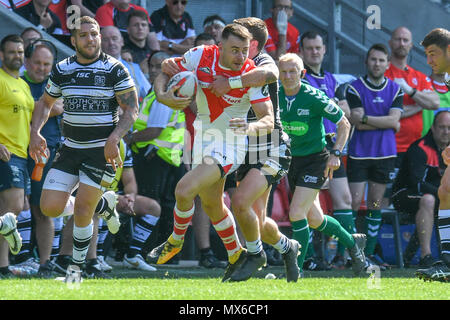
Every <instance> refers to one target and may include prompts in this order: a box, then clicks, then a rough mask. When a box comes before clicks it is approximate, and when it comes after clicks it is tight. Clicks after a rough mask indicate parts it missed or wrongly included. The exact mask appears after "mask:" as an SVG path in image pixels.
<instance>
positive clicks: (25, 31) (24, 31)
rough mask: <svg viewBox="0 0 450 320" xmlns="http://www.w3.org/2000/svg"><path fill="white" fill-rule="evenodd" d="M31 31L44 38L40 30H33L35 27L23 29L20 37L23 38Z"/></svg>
mask: <svg viewBox="0 0 450 320" xmlns="http://www.w3.org/2000/svg"><path fill="white" fill-rule="evenodd" d="M29 31H34V32H36V33H38V34H39V36H40V37H41V38H42V33H41V32H40V31H39V30H38V29H36V28H33V27H28V28H25V29H23V31H22V32H21V33H20V36H21V37H23V35H24V34H25V33H27V32H29Z"/></svg>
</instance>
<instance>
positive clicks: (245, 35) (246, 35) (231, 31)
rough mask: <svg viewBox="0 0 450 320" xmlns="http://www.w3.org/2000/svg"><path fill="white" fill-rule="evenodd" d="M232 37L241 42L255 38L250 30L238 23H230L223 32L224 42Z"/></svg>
mask: <svg viewBox="0 0 450 320" xmlns="http://www.w3.org/2000/svg"><path fill="white" fill-rule="evenodd" d="M231 35H233V36H235V37H238V38H239V39H241V40H252V39H253V36H252V34H251V33H250V31H248V29H247V28H246V27H244V26H242V25H240V24H237V23H230V24H227V25H226V26H225V28H224V29H223V31H222V40H227V39H228V38H229V37H230V36H231Z"/></svg>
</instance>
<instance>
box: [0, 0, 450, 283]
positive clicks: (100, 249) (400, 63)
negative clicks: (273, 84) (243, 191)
mask: <svg viewBox="0 0 450 320" xmlns="http://www.w3.org/2000/svg"><path fill="white" fill-rule="evenodd" d="M130 2H131V1H129V0H111V1H81V0H72V1H66V0H62V1H58V2H55V3H53V2H52V1H49V0H47V1H45V0H28V1H26V0H23V1H5V0H2V1H1V2H0V4H1V5H3V6H4V7H6V8H8V9H10V10H13V11H14V12H15V13H17V14H18V15H20V16H22V17H24V18H25V19H26V20H28V21H30V22H31V23H32V24H34V25H35V28H27V29H25V30H23V32H22V33H21V34H20V35H17V36H16V37H14V36H7V37H2V38H3V40H2V43H1V48H0V59H1V62H2V69H0V164H1V166H0V175H1V177H0V213H1V214H2V215H3V214H4V213H6V212H9V211H11V212H14V213H15V214H16V215H17V229H18V230H19V233H20V235H21V238H22V247H21V249H20V251H19V252H13V253H14V255H9V252H8V250H7V248H6V241H3V242H4V245H3V246H0V278H1V277H8V276H10V275H11V274H14V275H16V276H20V275H38V276H40V277H51V276H53V275H54V273H55V272H60V273H62V274H65V273H66V269H67V267H68V266H69V265H70V264H71V262H70V261H71V259H72V243H73V242H75V240H74V238H73V237H72V235H73V234H74V232H73V228H74V223H73V220H74V219H73V217H72V216H71V214H73V211H74V206H75V205H76V202H75V200H74V199H75V198H74V196H76V193H74V195H73V197H72V196H71V197H70V199H69V200H68V201H67V205H66V206H65V207H64V214H62V215H61V216H58V217H56V218H51V217H49V216H47V215H44V214H43V213H42V211H41V205H42V202H40V201H41V200H40V199H41V193H42V189H43V187H44V181H45V177H46V175H47V173H48V172H49V170H50V168H51V165H52V163H53V160H54V159H55V158H56V159H57V158H58V157H59V154H58V151H59V150H60V148H61V146H62V144H63V141H64V139H65V136H64V133H65V130H68V129H67V128H68V126H72V125H73V123H68V121H66V120H65V119H64V120H63V113H64V112H68V111H70V106H69V105H67V104H65V103H63V100H62V99H56V102H55V104H54V106H53V108H52V110H51V113H50V115H49V119H48V121H47V122H46V124H45V126H44V127H43V128H42V130H41V131H40V133H41V135H42V136H44V137H45V139H46V141H47V148H48V150H49V157H48V161H47V164H45V167H44V170H43V177H42V179H40V180H39V181H37V180H32V179H30V177H32V173H33V170H34V169H35V164H36V162H35V159H33V158H32V157H31V156H30V155H29V154H28V152H27V147H28V146H25V147H24V146H23V144H22V145H21V142H22V141H24V138H23V136H28V137H29V129H27V128H25V127H26V125H22V126H20V127H19V129H18V128H17V127H16V126H14V127H12V126H11V123H12V121H13V119H12V118H11V117H10V115H9V114H8V113H7V111H6V110H2V109H6V106H8V103H9V102H10V101H11V97H12V96H11V95H12V93H11V92H13V91H14V90H19V91H20V92H26V91H27V90H28V88H29V90H28V91H30V92H28V93H24V94H22V100H20V101H16V102H15V103H14V105H15V106H16V107H17V108H18V109H19V110H21V111H19V112H22V110H27V111H26V112H25V111H23V112H24V113H26V116H25V117H27V119H26V120H25V121H26V122H27V123H28V125H29V124H30V122H31V116H32V110H33V107H29V106H30V105H34V101H38V100H39V99H40V98H41V96H42V95H43V93H44V91H45V90H46V86H47V81H48V77H49V75H50V72H51V70H52V67H53V65H54V63H55V62H56V59H57V49H56V47H55V46H54V45H53V44H52V43H51V42H49V41H45V40H43V37H42V33H41V32H42V31H45V32H47V33H48V34H51V35H54V36H55V37H57V38H58V39H60V40H63V41H65V42H66V43H70V34H71V23H73V21H72V20H71V19H70V11H69V13H68V11H67V8H68V7H69V6H70V5H76V6H78V8H79V10H80V13H81V15H82V16H89V17H92V18H94V19H95V20H96V21H97V22H98V24H99V26H100V27H101V48H102V51H103V52H104V53H106V54H107V55H110V56H112V57H114V58H115V59H117V60H119V61H120V62H121V63H122V64H123V66H124V67H125V68H126V70H127V71H128V73H129V75H130V76H131V78H132V79H133V81H134V84H135V86H136V91H137V93H138V99H139V116H138V118H137V120H136V121H135V123H134V125H133V128H132V130H130V131H129V132H128V133H127V134H126V135H125V136H124V138H123V139H122V141H121V143H120V153H121V155H122V156H121V158H122V159H124V162H123V167H122V168H121V169H120V173H116V175H115V178H114V179H113V180H114V182H113V183H112V185H111V186H109V187H108V191H107V192H106V193H105V194H104V195H103V196H102V200H101V201H100V202H99V204H98V205H97V207H96V210H95V212H96V213H97V214H96V215H95V216H94V219H93V220H94V224H93V230H94V231H93V235H92V237H90V238H89V239H88V238H86V239H87V240H86V241H87V243H90V246H89V251H88V253H87V256H86V259H87V260H86V269H85V274H86V276H87V277H103V278H106V277H108V275H107V272H108V271H111V270H112V267H111V266H110V265H109V264H108V263H107V261H106V260H107V259H106V257H108V256H111V255H112V253H113V252H114V257H112V259H114V260H115V261H116V262H117V261H120V262H121V263H123V265H124V266H126V267H128V268H133V269H140V270H144V271H149V272H151V271H154V270H156V268H157V266H156V267H155V266H154V265H152V264H151V263H150V262H149V261H148V260H147V255H148V253H149V252H150V251H151V250H152V249H153V248H155V247H156V246H157V245H159V244H161V243H162V242H163V241H165V240H166V239H167V238H168V237H169V235H170V234H171V232H172V229H173V227H174V225H173V224H174V221H173V219H174V218H173V210H174V206H175V188H176V185H177V183H178V181H179V180H180V179H181V178H182V177H183V176H184V175H185V174H186V172H188V171H189V170H191V166H190V161H189V160H187V159H188V157H190V153H191V147H192V146H191V145H192V143H193V140H191V138H192V139H193V137H194V128H193V122H194V119H195V117H196V106H195V103H192V104H191V105H190V106H189V107H188V108H186V109H185V110H184V112H183V111H175V110H174V109H171V108H169V107H167V106H166V105H165V104H164V103H162V102H161V101H158V99H156V96H155V92H154V90H153V83H154V81H155V79H156V77H157V76H158V75H159V74H161V73H162V71H163V70H162V63H163V61H164V60H165V59H167V58H171V57H180V56H183V54H185V53H186V52H188V51H189V50H190V49H192V48H193V47H196V46H199V45H214V44H219V43H220V41H221V33H222V30H223V28H224V27H225V26H226V25H227V23H231V22H232V21H228V22H227V21H225V20H224V19H223V18H222V17H220V15H213V16H209V17H206V18H205V19H204V22H203V30H202V33H200V34H196V31H195V29H194V25H193V20H192V17H191V15H190V14H189V12H188V11H186V5H187V3H188V1H186V0H166V3H165V5H164V7H162V8H152V10H151V12H150V11H147V10H145V9H144V8H142V7H140V6H138V5H135V4H132V3H130ZM191 14H192V13H191ZM292 15H293V8H292V1H291V0H273V7H272V16H271V17H270V18H268V19H267V20H265V23H266V26H267V30H268V32H269V37H268V40H267V42H266V43H265V45H264V51H265V52H267V53H268V54H269V55H270V56H271V57H272V58H273V59H274V60H275V61H276V62H277V63H278V62H279V59H280V57H283V56H285V55H286V54H287V53H293V54H296V55H298V56H300V57H301V58H302V61H303V64H304V68H305V69H304V70H306V71H305V73H304V74H302V80H301V81H302V82H303V83H306V84H307V85H308V87H306V88H309V86H311V87H313V88H317V89H319V90H321V91H323V93H324V94H325V95H326V97H327V98H328V99H330V100H331V101H333V102H335V103H336V104H337V105H338V106H339V107H340V109H341V110H342V112H343V115H344V117H346V119H348V121H349V123H351V124H352V125H353V132H352V134H351V135H350V137H349V138H348V145H347V146H346V148H345V149H344V152H343V153H342V154H341V152H340V151H339V150H336V149H333V144H334V143H335V142H336V140H335V139H336V134H337V133H339V132H338V127H339V126H336V124H335V123H332V122H331V121H328V120H327V119H324V123H323V126H324V130H325V134H326V137H327V143H326V144H327V149H328V151H327V153H328V154H330V153H331V154H332V155H334V156H335V157H337V158H340V159H344V158H346V159H347V161H346V163H344V161H341V163H340V166H339V169H337V170H335V172H334V176H333V174H332V175H331V177H332V179H328V181H327V182H326V183H325V184H324V186H321V187H319V189H320V188H322V189H327V190H328V192H329V194H330V196H331V199H332V214H331V216H333V217H334V218H335V219H336V221H337V223H338V224H340V226H342V228H343V229H345V232H347V233H349V234H355V233H356V232H357V227H356V223H355V222H356V218H357V217H358V212H359V211H360V208H361V204H362V203H363V202H365V203H366V207H367V209H366V215H365V217H364V219H365V226H364V227H363V229H364V230H360V231H361V232H362V233H365V234H366V236H367V244H366V246H365V250H364V253H365V256H366V267H368V266H370V265H377V266H379V267H380V268H381V270H385V269H386V268H389V264H388V263H386V262H385V261H383V258H382V256H380V254H379V253H378V251H377V250H376V248H377V239H378V233H379V230H380V226H381V224H382V209H386V208H391V209H392V208H395V209H396V210H397V211H398V212H403V213H406V214H407V215H408V216H409V220H410V221H411V222H412V223H414V224H416V232H415V235H414V236H413V239H412V241H411V243H413V242H414V243H415V245H411V246H409V247H408V250H409V251H408V252H407V254H406V257H407V261H405V262H406V263H407V264H409V263H410V260H411V259H412V257H413V256H414V254H415V253H416V252H417V250H418V248H419V247H420V252H421V254H420V262H419V264H420V266H422V267H429V266H431V265H432V264H433V263H434V262H435V261H434V258H433V257H432V254H431V247H430V243H431V236H432V232H433V228H434V221H435V218H436V217H437V210H438V207H439V203H438V202H439V200H438V187H439V184H440V178H441V177H442V174H443V171H444V169H445V164H444V161H443V160H442V156H441V152H442V150H443V149H445V148H446V146H447V145H448V144H449V142H450V116H449V113H448V111H449V107H450V93H449V92H448V88H447V86H446V85H445V84H444V74H443V73H437V72H436V71H435V70H433V71H432V72H431V73H430V74H428V75H425V74H423V73H422V72H420V71H418V70H415V69H413V68H412V67H411V66H409V65H408V64H407V61H408V56H409V52H410V50H411V49H412V46H413V35H412V33H411V32H410V31H409V30H408V29H407V28H406V27H398V28H397V29H395V30H394V32H393V33H392V35H391V39H390V40H389V42H388V43H387V44H376V45H374V46H372V47H371V48H370V50H369V51H368V52H367V56H366V66H367V74H366V75H364V76H361V77H351V78H352V79H351V80H350V81H346V82H338V81H337V80H336V79H337V78H336V77H334V75H333V74H331V73H329V72H327V71H325V70H323V68H322V63H323V60H324V57H325V54H326V45H325V42H324V37H323V36H322V35H321V34H320V33H318V32H315V31H307V30H304V31H303V30H302V31H301V32H299V30H298V29H297V28H296V27H295V26H294V25H292V24H291V23H289V22H288V20H289V19H290V18H291V17H292ZM71 21H72V22H71ZM4 36H5V35H4ZM64 39H65V40H64ZM72 45H73V43H72ZM21 48H22V49H21ZM22 54H23V57H22V56H21V55H22ZM283 61H284V60H283ZM284 62H285V61H284ZM284 72H288V71H286V70H285V69H282V68H281V67H280V78H282V77H284V79H286V75H282V74H281V73H284ZM81 76H82V75H81ZM20 79H21V80H22V82H20V81H19V80H20ZM80 81H81V80H80ZM95 81H96V82H95V83H96V85H97V86H104V85H105V84H104V83H102V81H104V80H102V78H101V77H98V78H96V80H95ZM286 83H288V81H287V82H286ZM286 83H285V82H284V81H283V83H282V87H283V88H284V87H285V86H286ZM48 87H50V84H49V85H48ZM48 90H51V88H50V89H48ZM285 91H286V92H289V91H288V90H284V89H283V92H285ZM31 97H32V98H33V100H34V101H30V99H31ZM27 98H28V101H27ZM279 98H280V101H281V99H283V103H287V105H288V106H289V107H288V109H289V108H290V106H291V105H292V104H293V103H294V101H295V98H294V97H292V96H289V95H288V94H287V93H286V94H283V95H280V97H279ZM280 103H281V102H280ZM4 106H5V108H3V107H4ZM302 108H303V107H301V106H300V107H299V109H298V111H297V113H298V115H299V116H305V119H309V112H310V111H309V110H307V109H306V108H305V109H302ZM325 111H327V109H326V108H325ZM329 111H330V113H332V112H334V111H333V110H329ZM301 112H304V114H300V113H301ZM15 113H17V111H16V112H15ZM33 117H34V116H33ZM324 118H325V117H324ZM14 119H15V118H14ZM302 121H303V120H302ZM304 121H305V122H306V121H307V120H304ZM63 122H64V125H62V124H63ZM282 123H283V125H285V124H287V122H285V121H283V117H282ZM61 128H63V129H61ZM70 130H73V128H72V129H70ZM285 131H286V132H288V130H287V129H286V128H285ZM288 133H289V132H288ZM16 141H19V142H16ZM319 151H320V150H319ZM315 152H316V151H315ZM8 163H9V165H7V164H8ZM13 167H14V168H19V169H14V170H20V174H17V175H16V172H15V171H14V170H12V169H11V168H13ZM11 175H14V177H15V178H17V179H18V180H20V182H18V184H14V183H13V182H12V181H13V180H14V179H12V176H11ZM305 177H306V176H305ZM396 177H397V178H396ZM311 178H314V177H311ZM305 179H306V178H305ZM291 187H292V185H291ZM294 187H295V186H294ZM276 188H277V184H274V185H273V188H272V193H271V198H270V199H271V200H270V201H272V199H273V198H272V197H273V191H275V189H276ZM17 190H19V191H17ZM235 190H236V181H235V178H234V177H233V176H231V175H230V176H228V177H227V182H226V185H225V191H226V192H227V194H228V195H229V197H230V198H232V197H233V193H234V191H235ZM292 191H293V189H292ZM292 193H293V192H292ZM116 198H117V201H118V203H117V207H116V209H117V211H118V212H119V214H120V220H119V221H120V228H119V227H118V224H117V226H114V222H113V219H114V217H113V218H111V217H110V216H108V214H109V213H108V208H110V204H111V203H112V202H114V201H116ZM195 203H196V205H195V213H194V218H193V220H192V228H193V233H194V235H195V241H196V246H197V248H198V249H199V253H200V256H199V265H200V266H203V267H205V268H225V267H226V266H227V263H226V262H225V261H221V259H220V253H219V251H216V252H214V250H213V249H212V245H211V243H212V240H211V238H210V236H211V235H212V234H213V233H210V231H211V230H212V227H211V223H210V221H209V219H208V217H207V215H206V214H205V212H204V211H203V209H202V206H201V203H200V199H199V198H198V197H197V198H196V200H195ZM269 208H270V206H269ZM268 215H270V209H269V212H268ZM302 221H303V220H299V221H296V222H297V223H296V225H295V228H294V229H305V228H306V229H305V230H307V231H306V233H302V234H299V233H298V234H297V235H296V234H295V232H296V231H295V230H294V235H293V238H295V239H297V238H296V237H300V238H302V241H307V243H308V242H309V243H310V245H309V246H308V245H306V246H305V247H307V248H308V250H305V251H303V252H301V254H300V256H299V260H298V261H299V267H300V269H304V270H312V271H315V270H330V269H331V268H336V269H344V268H346V267H349V264H351V259H350V257H349V255H348V253H347V251H346V250H345V249H346V248H350V246H347V245H344V244H342V243H340V245H339V247H338V250H337V253H336V255H335V256H334V257H333V259H332V260H328V261H327V260H324V259H323V257H321V254H319V253H316V252H315V250H314V245H312V243H313V239H314V233H315V232H317V231H315V230H320V231H323V230H322V228H321V227H318V228H315V230H313V229H308V228H307V227H308V222H307V221H306V220H305V222H304V225H303V224H302V223H303V222H302ZM325 221H327V220H326V219H325ZM329 221H330V224H331V220H329ZM333 221H334V220H333ZM333 223H334V222H333ZM310 225H311V222H310ZM115 227H117V228H116V229H114V228H115ZM293 227H294V226H293ZM5 228H6V227H5ZM324 228H325V226H324ZM77 232H78V231H77ZM0 234H3V235H5V234H6V231H4V229H3V227H2V226H0ZM325 234H326V233H325ZM239 236H240V237H241V238H243V235H242V234H241V233H239ZM305 239H306V240H305ZM7 240H8V239H7ZM297 240H298V239H297ZM349 241H350V240H349ZM8 242H10V241H9V240H8ZM241 242H245V241H244V240H242V241H241ZM299 242H300V243H301V241H300V240H299ZM350 242H351V241H350ZM0 243H2V242H0ZM10 247H11V245H10ZM264 248H265V250H266V252H267V257H268V263H269V264H272V265H280V264H282V263H283V262H282V260H281V256H280V255H279V254H278V253H277V252H276V251H275V250H273V248H272V247H271V246H266V245H265V246H264ZM11 251H12V250H11ZM173 260H175V261H172V262H171V263H177V259H173ZM300 263H301V265H300Z"/></svg>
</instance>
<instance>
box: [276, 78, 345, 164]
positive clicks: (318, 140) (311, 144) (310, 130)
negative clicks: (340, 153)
mask: <svg viewBox="0 0 450 320" xmlns="http://www.w3.org/2000/svg"><path fill="white" fill-rule="evenodd" d="M279 99H280V102H279V104H280V118H281V123H282V124H283V129H284V131H285V132H286V133H287V134H288V135H289V137H290V138H291V152H292V155H293V156H296V157H301V156H307V155H310V154H313V153H317V152H320V151H322V150H323V148H324V147H325V145H326V141H325V128H324V126H323V118H324V117H325V118H327V119H329V120H330V121H332V122H334V123H338V122H339V121H340V120H341V119H342V117H343V116H344V112H343V111H342V109H341V108H340V107H339V106H338V105H337V104H336V103H335V102H334V101H332V100H330V99H329V98H328V97H327V96H326V95H325V93H323V92H322V91H320V90H319V89H316V88H314V87H312V86H310V85H309V84H306V83H304V82H302V85H301V87H300V90H299V92H298V93H297V95H295V96H286V94H285V92H284V88H283V86H281V88H280V93H279Z"/></svg>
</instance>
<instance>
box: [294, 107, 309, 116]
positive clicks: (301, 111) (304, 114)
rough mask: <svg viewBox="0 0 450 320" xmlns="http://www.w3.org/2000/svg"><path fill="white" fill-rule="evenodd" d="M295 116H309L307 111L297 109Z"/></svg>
mask: <svg viewBox="0 0 450 320" xmlns="http://www.w3.org/2000/svg"><path fill="white" fill-rule="evenodd" d="M297 115H299V116H309V109H297Z"/></svg>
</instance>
